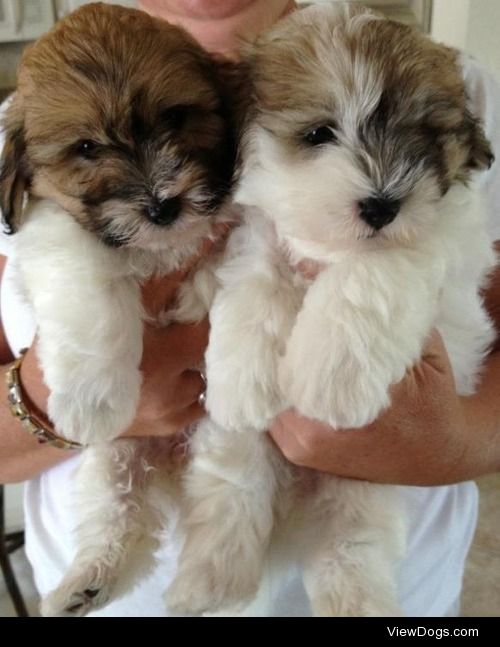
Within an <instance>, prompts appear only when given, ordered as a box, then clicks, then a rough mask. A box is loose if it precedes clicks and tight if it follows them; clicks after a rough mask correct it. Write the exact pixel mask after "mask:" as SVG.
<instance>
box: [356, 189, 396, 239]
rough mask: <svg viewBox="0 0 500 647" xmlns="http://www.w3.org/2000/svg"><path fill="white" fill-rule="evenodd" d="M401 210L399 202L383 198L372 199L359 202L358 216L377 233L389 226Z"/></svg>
mask: <svg viewBox="0 0 500 647" xmlns="http://www.w3.org/2000/svg"><path fill="white" fill-rule="evenodd" d="M400 209H401V201H400V200H391V199H389V198H385V197H372V198H367V199H366V200H361V201H360V202H359V215H360V218H361V219H362V220H364V221H365V222H366V223H367V224H369V225H370V227H373V228H374V229H376V230H377V231H379V230H380V229H382V228H383V227H385V226H387V225H389V224H390V223H391V222H392V221H393V220H394V219H395V218H396V216H397V215H398V213H399V210H400Z"/></svg>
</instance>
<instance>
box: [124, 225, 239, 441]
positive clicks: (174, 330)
mask: <svg viewBox="0 0 500 647" xmlns="http://www.w3.org/2000/svg"><path fill="white" fill-rule="evenodd" d="M228 228H229V226H228V225H226V224H224V225H220V226H219V227H218V228H217V229H216V231H215V234H216V238H215V241H214V240H206V241H205V242H204V244H203V246H202V248H201V250H200V252H199V254H197V255H196V257H193V258H192V259H191V260H190V261H189V263H188V264H187V265H186V266H185V267H183V269H182V270H179V271H178V272H175V273H174V274H171V275H169V276H167V277H163V278H154V279H150V280H149V281H148V282H147V283H146V284H145V285H144V286H143V287H142V297H143V304H144V307H145V310H146V312H147V313H148V314H149V315H150V316H151V317H152V318H153V320H154V318H155V317H156V316H157V315H158V314H159V313H160V312H162V311H164V310H168V308H169V306H170V305H173V304H174V301H175V298H176V294H177V290H178V288H179V286H180V284H181V283H182V281H183V280H184V279H185V278H186V276H187V275H188V274H189V273H190V272H191V270H192V269H193V268H194V267H195V266H196V265H197V264H198V262H199V261H200V259H201V258H203V257H205V256H207V255H208V254H209V253H210V251H211V249H212V247H213V245H214V243H215V242H217V241H220V240H221V238H223V237H224V236H225V234H227V232H228ZM208 331H209V324H208V318H206V319H204V320H203V321H201V322H200V323H196V324H171V325H169V326H167V327H165V328H159V327H157V326H155V325H154V324H153V325H152V324H150V323H147V322H146V323H145V324H144V340H143V343H144V350H143V356H142V362H141V366H140V369H141V372H142V375H143V384H142V389H141V399H140V401H139V406H138V409H137V415H136V418H135V420H134V422H133V424H132V425H131V427H130V428H129V429H127V430H126V432H125V433H124V434H123V435H124V436H127V437H129V436H156V435H159V436H166V435H171V434H175V433H177V432H178V431H180V430H182V429H184V428H185V427H187V426H189V425H191V424H192V423H194V422H196V421H197V420H199V419H200V418H202V417H203V416H204V415H205V408H204V406H203V405H202V404H201V403H200V402H199V398H200V395H201V394H202V393H203V391H204V390H205V381H204V378H203V377H202V375H201V373H200V371H199V370H198V367H200V366H201V365H202V362H203V357H204V355H205V349H206V347H207V344H208Z"/></svg>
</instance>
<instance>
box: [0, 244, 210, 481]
mask: <svg viewBox="0 0 500 647" xmlns="http://www.w3.org/2000/svg"><path fill="white" fill-rule="evenodd" d="M210 244H211V243H210ZM208 245H209V244H207V246H205V248H204V249H203V250H202V253H203V254H205V253H208V250H209V246H208ZM0 259H1V264H0V270H3V266H4V263H5V259H4V258H3V257H0ZM196 260H197V259H196ZM186 271H187V270H185V271H184V272H179V273H177V274H176V275H173V276H171V277H168V278H165V279H161V280H152V281H150V282H149V283H148V285H147V286H145V288H144V290H143V299H144V304H145V307H146V308H147V310H148V311H149V312H151V313H152V314H154V313H155V312H157V311H158V310H160V309H162V308H164V307H165V305H166V304H167V303H169V302H170V301H171V300H172V299H173V298H174V297H175V293H176V290H177V288H178V285H179V282H180V281H181V280H182V279H183V277H184V275H185V273H186ZM0 331H1V332H0V362H1V363H2V365H3V366H2V372H3V373H4V374H5V371H6V370H7V365H8V364H9V363H10V361H11V360H12V359H13V357H12V353H11V352H10V349H9V347H8V344H7V341H6V339H5V335H4V332H3V329H2V327H1V325H0ZM207 341H208V321H206V320H205V321H203V322H201V323H200V324H197V325H187V324H182V325H181V324H178V325H177V324H175V325H172V326H169V327H168V328H164V329H159V328H154V327H151V326H148V325H146V326H145V331H144V353H143V358H142V364H141V370H142V373H143V387H142V391H141V399H140V403H139V408H138V411H137V415H136V419H135V420H134V422H133V424H132V425H131V427H130V428H129V429H127V430H126V431H125V432H124V434H123V435H125V436H150V435H162V436H166V435H171V434H174V433H176V432H178V431H179V430H181V429H183V428H184V427H186V426H188V425H190V424H191V423H193V422H195V421H196V420H198V419H199V418H200V417H202V416H203V415H204V409H203V407H202V406H201V405H200V404H199V403H198V398H199V395H200V393H201V391H202V390H203V389H204V383H203V379H202V378H201V376H200V374H199V373H198V372H197V371H196V370H192V369H193V368H194V367H196V366H198V365H199V364H200V362H201V360H202V358H203V355H204V351H205V348H206V345H207ZM3 383H5V380H4V382H3ZM21 383H22V386H23V390H24V392H25V394H26V396H27V398H28V400H29V401H31V403H33V404H34V405H35V407H36V408H37V409H39V410H40V411H41V412H45V411H46V409H47V397H48V394H49V392H48V389H47V387H46V386H45V384H44V382H43V376H42V373H41V370H40V368H39V366H38V361H37V358H36V346H35V344H34V345H33V346H32V348H30V349H29V350H28V352H27V353H26V356H25V358H24V360H23V363H22V367H21ZM72 455H73V451H67V450H60V449H55V448H53V447H51V446H48V445H41V444H39V443H38V441H37V440H36V438H34V437H33V436H30V435H29V434H28V433H27V432H26V431H25V430H24V428H23V427H22V425H21V424H20V422H19V421H18V420H17V419H16V418H14V417H13V416H12V414H11V413H10V411H9V409H8V404H7V390H6V387H4V388H3V397H0V483H11V482H17V481H23V480H26V479H29V478H33V477H34V476H36V475H37V474H39V473H40V472H42V471H44V470H46V469H48V468H50V467H52V466H54V465H56V464H57V463H59V462H61V461H63V460H65V459H66V458H68V457H69V456H72Z"/></svg>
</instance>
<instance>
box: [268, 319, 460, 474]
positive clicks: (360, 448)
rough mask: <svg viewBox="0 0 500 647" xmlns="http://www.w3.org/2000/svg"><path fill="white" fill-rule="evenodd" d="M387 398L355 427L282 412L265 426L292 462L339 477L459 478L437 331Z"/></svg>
mask: <svg viewBox="0 0 500 647" xmlns="http://www.w3.org/2000/svg"><path fill="white" fill-rule="evenodd" d="M325 397H328V396H327V394H325ZM391 397H392V405H391V407H390V408H389V409H388V410H387V411H385V412H384V413H382V415H381V416H380V417H379V418H378V419H377V420H376V421H375V422H373V423H372V424H370V425H369V426H367V427H365V428H362V429H351V430H334V429H332V428H330V427H328V426H326V425H324V424H321V423H319V422H316V421H313V420H308V419H306V418H304V417H302V416H300V415H299V414H297V413H296V412H294V411H286V412H284V413H283V414H281V415H280V416H279V417H278V418H277V419H276V420H275V422H274V424H273V427H272V429H271V430H270V433H271V436H272V438H273V440H274V441H275V443H276V444H277V445H278V447H279V448H280V449H281V451H282V452H283V454H284V455H285V457H286V458H287V459H288V460H290V461H291V462H292V463H295V464H297V465H300V466H304V467H309V468H313V469H316V470H320V471H324V472H329V473H332V474H337V475H339V476H344V477H351V478H356V479H363V480H368V481H373V482H379V483H394V484H400V485H438V484H439V485H442V484H446V483H452V482H455V481H459V480H464V479H463V475H462V467H463V466H462V462H463V457H464V454H465V453H466V452H467V443H468V438H467V433H466V429H467V424H466V416H465V414H464V407H463V400H462V399H461V398H460V397H459V396H458V395H457V393H456V390H455V383H454V379H453V375H452V371H451V366H450V363H449V360H448V356H447V353H446V349H445V347H444V344H443V341H442V339H441V337H440V335H439V334H438V333H437V332H434V333H433V334H432V336H431V338H430V340H429V342H428V343H427V345H426V347H425V349H424V351H423V356H422V359H421V361H420V362H419V363H418V364H417V365H416V366H415V367H414V368H412V369H411V370H410V371H408V373H407V375H406V377H405V378H404V380H403V381H402V382H401V383H399V384H398V385H396V386H394V387H393V388H392V392H391Z"/></svg>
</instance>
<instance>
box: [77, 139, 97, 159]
mask: <svg viewBox="0 0 500 647" xmlns="http://www.w3.org/2000/svg"><path fill="white" fill-rule="evenodd" d="M98 149H99V144H97V143H96V142H93V141H92V140H91V139H82V141H79V142H78V143H77V145H76V154H77V155H80V157H84V158H85V159H95V157H96V155H97V151H98Z"/></svg>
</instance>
